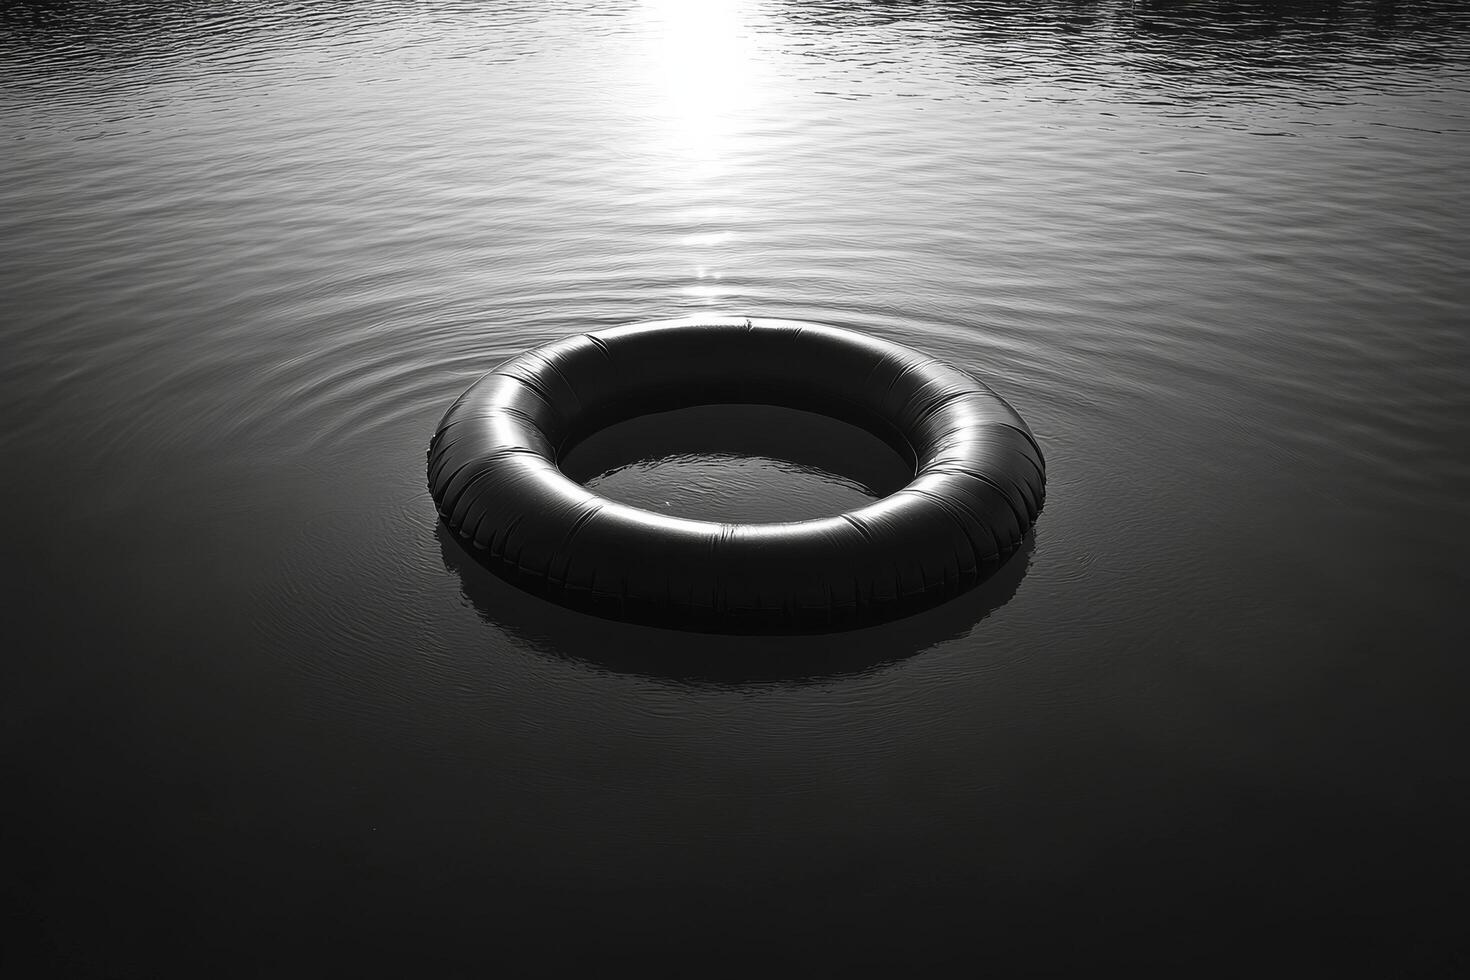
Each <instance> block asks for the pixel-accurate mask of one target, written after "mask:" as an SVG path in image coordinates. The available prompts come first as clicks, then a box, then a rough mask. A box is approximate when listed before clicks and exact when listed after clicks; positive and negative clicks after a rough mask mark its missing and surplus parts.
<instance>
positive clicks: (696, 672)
mask: <svg viewBox="0 0 1470 980" xmlns="http://www.w3.org/2000/svg"><path fill="white" fill-rule="evenodd" d="M435 533H436V535H437V536H438V539H439V546H440V552H441V555H442V557H443V560H444V567H445V569H446V570H448V571H451V572H453V573H454V574H456V575H457V576H458V577H459V581H460V590H461V592H462V594H463V595H464V597H465V599H466V600H468V602H469V603H470V604H471V605H472V606H473V607H474V609H475V610H476V611H477V612H478V613H479V614H480V617H481V618H482V619H484V620H485V621H486V622H487V623H489V624H491V625H492V626H495V627H496V628H498V629H502V630H505V631H506V632H507V633H509V634H511V635H512V636H514V637H515V638H516V639H517V640H518V641H520V642H522V643H524V644H526V645H527V646H530V647H532V648H534V649H536V650H538V651H541V652H543V653H546V654H549V655H552V656H556V657H561V658H564V659H567V660H571V661H575V662H579V663H583V664H588V665H591V666H593V667H596V668H599V669H602V670H608V671H612V672H615V673H622V674H636V675H641V676H644V677H652V678H658V679H663V680H671V681H676V682H679V683H685V684H693V685H700V686H720V687H739V686H744V685H769V684H813V683H820V682H822V681H825V680H830V679H834V678H837V677H843V676H852V675H858V674H865V673H869V672H872V671H875V670H878V669H880V668H882V667H885V666H887V665H890V664H893V663H897V662H899V661H901V660H906V659H907V658H909V657H912V656H914V655H915V654H918V653H921V652H923V651H924V650H928V649H930V648H932V647H934V646H936V645H938V644H940V643H943V642H945V641H946V640H952V639H956V638H959V637H962V636H966V635H968V634H969V633H970V632H971V631H972V630H973V629H974V628H975V626H976V625H977V624H979V623H980V622H981V621H982V620H984V619H985V618H986V617H987V616H989V615H990V614H991V613H993V612H995V611H996V610H997V609H999V608H1000V607H1001V606H1004V605H1005V604H1006V603H1007V602H1009V601H1010V600H1011V598H1012V597H1013V596H1014V595H1015V594H1016V590H1017V589H1018V588H1019V587H1020V585H1021V580H1022V579H1023V578H1025V576H1026V570H1027V568H1028V567H1029V565H1030V563H1031V557H1032V553H1033V552H1034V550H1035V547H1036V537H1035V530H1034V529H1033V530H1032V531H1031V532H1029V533H1027V535H1026V537H1025V538H1024V539H1023V541H1022V544H1021V547H1020V548H1019V549H1018V550H1017V551H1016V553H1015V554H1013V555H1012V556H1011V557H1010V558H1009V559H1008V560H1007V561H1006V562H1004V563H1003V564H1001V565H1000V566H999V567H998V568H997V569H996V571H995V572H994V573H992V575H991V576H990V577H989V578H987V579H985V581H983V582H981V583H980V584H979V585H977V586H975V587H974V588H972V589H970V590H969V591H967V592H965V593H963V594H961V595H959V596H956V597H955V598H953V599H951V600H949V601H948V602H945V603H942V604H940V605H938V606H935V607H933V608H931V609H928V610H925V611H923V612H919V613H915V614H914V615H912V616H908V617H905V618H903V619H898V620H894V621H891V622H887V623H883V624H880V625H876V626H869V627H864V628H861V629H855V630H849V631H846V632H839V633H815V634H801V635H794V636H741V635H728V634H719V633H691V632H683V631H679V630H670V629H660V628H657V627H652V626H642V625H637V624H634V623H625V622H619V621H616V620H608V619H601V618H598V617H596V616H591V615H588V614H586V613H582V612H578V611H576V610H573V609H568V608H565V607H563V606H559V605H556V604H555V603H552V602H549V601H547V600H545V599H542V598H540V597H538V596H535V595H532V594H530V593H528V592H524V591H522V590H521V589H519V588H517V587H516V586H514V585H512V584H510V583H509V582H506V581H505V580H503V579H502V578H500V576H498V575H497V574H496V573H495V572H494V571H492V570H491V569H490V568H489V567H488V566H487V565H485V564H484V563H482V562H481V561H480V560H479V557H478V556H477V554H476V553H475V551H474V549H473V547H472V546H470V545H468V544H467V543H465V542H461V541H460V540H459V539H458V538H457V537H456V536H455V534H454V533H453V532H452V531H450V530H449V528H448V527H446V526H445V524H444V522H443V521H442V520H439V521H436V528H435Z"/></svg>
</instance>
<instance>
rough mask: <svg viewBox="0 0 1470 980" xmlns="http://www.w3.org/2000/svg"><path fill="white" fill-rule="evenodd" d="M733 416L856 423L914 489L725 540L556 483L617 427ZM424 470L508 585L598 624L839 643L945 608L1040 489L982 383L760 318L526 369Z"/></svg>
mask: <svg viewBox="0 0 1470 980" xmlns="http://www.w3.org/2000/svg"><path fill="white" fill-rule="evenodd" d="M720 403H734V404H769V405H783V406H786V407H789V408H796V409H801V410H805V411H814V412H820V413H823V414H826V415H829V416H832V417H835V418H838V419H841V420H843V421H847V422H851V423H854V424H856V425H859V426H861V427H863V428H865V429H867V430H868V431H870V432H873V433H874V434H875V435H877V436H879V437H880V438H882V439H884V440H885V441H887V442H888V443H889V444H890V445H892V446H893V447H894V448H895V449H896V450H897V451H899V452H900V453H901V454H903V455H904V456H905V458H906V459H907V460H908V461H909V462H910V463H911V464H912V466H913V469H914V474H915V475H914V478H913V480H911V481H910V482H909V483H908V484H907V485H906V486H904V487H903V488H902V489H900V490H898V491H897V492H896V493H893V494H891V495H889V496H887V497H885V498H883V499H881V500H876V501H874V502H873V503H872V504H870V505H868V506H865V507H861V508H859V509H857V510H854V511H849V512H847V513H845V514H841V515H837V516H835V517H830V518H823V519H819V520H810V521H800V522H793V523H784V524H730V523H720V522H713V521H694V520H687V519H683V518H676V517H669V516H665V515H660V514H654V513H651V512H649V511H644V510H638V509H636V508H632V507H628V506H626V505H623V504H619V503H616V502H614V501H611V500H607V499H606V498H603V497H600V496H598V495H596V494H595V493H592V492H591V491H589V490H587V489H586V488H585V487H582V486H580V485H579V484H577V483H576V482H575V481H573V480H572V479H570V478H568V477H567V476H566V475H565V474H563V473H562V472H561V470H560V469H559V467H558V460H560V459H561V458H562V457H563V455H564V454H565V453H566V452H567V451H568V450H569V449H570V448H571V447H572V446H574V445H576V444H577V443H578V442H580V441H581V440H582V439H584V438H585V437H587V436H588V435H590V434H591V433H592V432H595V431H597V430H598V429H601V428H603V427H606V426H609V425H612V424H614V423H616V422H619V421H622V420H625V419H629V418H633V417H635V416H639V415H644V414H647V413H650V412H660V411H669V410H672V409H677V408H682V407H687V406H692V405H707V404H720ZM428 469H429V487H430V491H431V493H432V494H433V497H434V501H435V503H436V504H437V505H438V507H439V511H440V514H441V515H442V516H443V518H444V520H445V521H446V523H447V524H448V525H449V527H450V528H451V529H452V530H454V531H455V532H456V533H457V534H458V535H459V536H460V537H461V538H464V539H466V540H468V541H469V542H471V543H472V544H473V545H474V546H475V547H476V548H477V549H480V551H481V552H482V554H481V555H480V558H481V560H482V561H483V562H484V563H485V564H487V565H488V566H489V567H490V568H491V569H492V570H494V571H495V572H497V574H500V575H501V576H502V577H504V578H506V579H508V580H510V581H512V582H514V583H515V584H517V585H519V586H521V587H522V588H525V589H527V590H529V591H533V592H536V593H539V594H541V595H543V596H546V597H547V598H550V599H552V600H553V601H556V602H559V603H561V604H563V605H567V606H572V607H575V608H579V609H583V610H586V611H589V612H592V613H594V614H597V615H601V616H606V617H609V618H614V619H626V620H634V621H639V622H646V623H653V624H657V625H665V626H672V627H678V628H686V629H699V630H708V631H713V632H799V631H809V630H834V629H844V628H851V627H855V626H862V625H867V624H870V623H874V622H879V621H882V620H887V619H892V618H896V617H898V616H902V615H906V614H908V613H910V612H913V611H916V610H918V609H921V608H925V607H928V606H932V605H934V604H936V603H938V602H942V601H944V600H945V599H948V598H951V597H953V596H955V595H958V594H959V593H960V592H963V591H965V590H966V589H969V588H971V587H973V586H974V585H976V584H978V583H979V582H980V581H982V580H984V579H985V578H986V577H987V576H988V575H989V574H991V573H992V572H994V571H995V570H996V569H997V568H998V567H999V565H1000V564H1001V563H1002V562H1003V561H1005V560H1006V558H1008V557H1009V556H1010V555H1011V554H1012V553H1013V552H1014V551H1015V550H1016V549H1017V547H1019V545H1020V543H1021V540H1022V537H1023V536H1024V535H1025V533H1026V532H1027V530H1029V529H1030V527H1031V525H1032V523H1033V522H1034V521H1035V520H1036V515H1037V513H1038V512H1039V511H1040V509H1041V505H1042V501H1043V496H1044V490H1045V461H1044V458H1043V456H1042V454H1041V451H1040V448H1039V447H1038V446H1037V444H1036V441H1035V439H1034V437H1033V436H1032V434H1031V431H1030V429H1029V428H1027V426H1026V424H1025V422H1024V421H1023V420H1022V419H1021V417H1020V416H1019V415H1018V414H1017V413H1016V412H1015V410H1014V409H1012V408H1011V407H1010V405H1008V404H1007V403H1006V402H1005V401H1004V400H1003V399H1002V398H1001V397H1000V396H999V395H997V394H995V393H994V392H993V391H991V390H990V389H989V388H988V387H986V386H985V385H984V384H982V383H981V382H979V381H977V380H975V379H974V378H973V377H971V376H970V375H968V374H966V373H964V372H962V371H959V370H957V369H955V368H952V367H949V366H948V365H945V364H943V363H942V362H940V361H938V360H936V359H935V358H933V357H930V356H928V355H926V354H922V353H920V352H918V351H914V350H911V349H909V348H906V347H903V346H900V345H898V344H893V343H890V342H887V341H882V340H877V339H875V338H871V337H867V336H865V335H863V334H859V333H855V332H853V331H848V330H842V329H839V328H836V327H829V326H824V325H819V324H811V323H802V322H797V321H789V320H752V319H746V318H720V319H713V320H698V321H695V320H678V321H660V322H653V323H642V324H633V325H630V326H625V327H616V328H612V329H607V330H599V331H595V332H592V333H586V334H580V335H578V336H575V337H570V338H567V339H565V340H562V341H558V342H556V343H553V344H550V345H547V346H545V347H541V348H538V349H536V350H532V351H529V352H527V353H525V354H522V355H520V356H518V357H515V358H512V359H511V360H509V361H506V362H505V363H503V364H501V365H500V366H499V367H498V368H496V369H495V370H494V371H492V372H490V373H489V374H487V375H486V376H485V377H483V378H481V379H480V380H479V381H477V382H476V383H475V384H474V385H472V386H471V387H470V388H469V390H467V391H466V392H465V393H464V394H463V395H462V396H461V397H460V398H459V400H458V401H456V402H455V403H454V404H453V405H452V406H451V407H450V409H449V411H448V412H447V413H446V414H445V416H444V419H443V420H442V421H441V422H440V424H439V428H438V430H437V432H436V433H435V435H434V438H433V441H432V442H431V443H430V447H429V465H428Z"/></svg>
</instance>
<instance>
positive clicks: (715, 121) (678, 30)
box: [643, 0, 761, 183]
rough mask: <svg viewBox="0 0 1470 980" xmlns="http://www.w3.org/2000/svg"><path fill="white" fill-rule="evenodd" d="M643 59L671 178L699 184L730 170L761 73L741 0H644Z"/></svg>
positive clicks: (661, 149) (658, 149)
mask: <svg viewBox="0 0 1470 980" xmlns="http://www.w3.org/2000/svg"><path fill="white" fill-rule="evenodd" d="M643 12H644V14H645V15H646V16H647V17H648V18H649V21H650V25H649V26H650V28H651V30H650V31H649V35H650V37H651V48H652V50H650V51H649V52H648V57H647V59H646V60H645V64H646V66H647V71H648V81H649V83H650V86H651V88H652V89H653V93H654V99H655V103H654V105H653V106H651V109H652V112H653V113H654V115H655V119H656V121H657V122H659V123H660V124H661V133H660V136H661V137H662V139H661V141H660V142H661V143H662V144H663V145H660V146H658V147H655V150H656V152H658V153H660V154H661V155H662V156H663V157H664V158H665V159H666V160H667V167H668V176H669V177H671V178H674V179H679V180H688V181H692V182H696V183H702V182H706V181H708V180H710V179H711V178H716V177H719V176H720V175H721V174H723V173H725V171H726V170H728V168H729V166H730V163H731V161H732V159H733V157H734V155H735V151H736V143H737V142H738V139H737V138H738V135H739V131H740V129H741V121H742V119H743V118H749V117H750V115H751V110H752V109H753V108H754V107H755V106H756V105H757V104H758V103H759V101H760V98H759V96H760V84H759V82H760V74H761V73H760V71H759V65H758V62H757V60H756V58H755V52H754V50H753V45H752V43H751V32H750V31H749V29H748V27H747V25H746V24H745V22H744V16H743V15H744V13H745V4H744V3H743V2H742V0H644V3H643Z"/></svg>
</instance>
